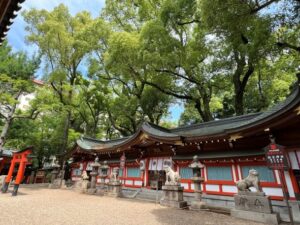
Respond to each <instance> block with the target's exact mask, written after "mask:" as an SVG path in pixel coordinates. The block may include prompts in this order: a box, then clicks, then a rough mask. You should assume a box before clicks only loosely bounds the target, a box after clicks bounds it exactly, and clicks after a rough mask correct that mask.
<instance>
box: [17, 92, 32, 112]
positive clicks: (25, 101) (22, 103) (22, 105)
mask: <svg viewBox="0 0 300 225" xmlns="http://www.w3.org/2000/svg"><path fill="white" fill-rule="evenodd" d="M34 98H35V93H30V94H22V95H21V96H20V98H19V104H18V106H17V107H18V108H19V109H21V110H26V109H28V108H29V102H30V101H31V100H32V99H34Z"/></svg>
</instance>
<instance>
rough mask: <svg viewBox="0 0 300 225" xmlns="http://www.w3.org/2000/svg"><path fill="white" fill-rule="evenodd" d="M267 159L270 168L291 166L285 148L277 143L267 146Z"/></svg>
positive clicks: (280, 168) (283, 168)
mask: <svg viewBox="0 0 300 225" xmlns="http://www.w3.org/2000/svg"><path fill="white" fill-rule="evenodd" d="M266 160H267V165H268V167H269V168H270V169H274V170H287V169H289V168H290V166H289V162H288V160H287V157H286V155H285V153H284V148H283V147H282V146H280V145H277V144H275V143H271V144H270V145H268V146H267V147H266Z"/></svg>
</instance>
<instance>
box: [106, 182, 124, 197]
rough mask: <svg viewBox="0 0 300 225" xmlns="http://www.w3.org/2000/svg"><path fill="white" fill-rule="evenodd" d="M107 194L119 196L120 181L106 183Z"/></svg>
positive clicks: (120, 189)
mask: <svg viewBox="0 0 300 225" xmlns="http://www.w3.org/2000/svg"><path fill="white" fill-rule="evenodd" d="M107 195H108V196H111V197H121V196H122V184H121V183H120V182H113V183H108V190H107Z"/></svg>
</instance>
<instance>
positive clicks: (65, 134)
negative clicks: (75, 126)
mask: <svg viewBox="0 0 300 225" xmlns="http://www.w3.org/2000/svg"><path fill="white" fill-rule="evenodd" d="M70 120H71V112H70V111H68V112H67V115H66V118H65V124H64V129H63V135H62V145H61V149H60V154H62V153H64V151H66V150H67V148H68V139H69V127H70Z"/></svg>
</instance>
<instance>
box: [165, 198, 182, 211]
mask: <svg viewBox="0 0 300 225" xmlns="http://www.w3.org/2000/svg"><path fill="white" fill-rule="evenodd" d="M160 204H161V205H163V206H168V207H173V208H177V209H184V208H187V202H186V201H180V202H178V201H170V200H165V199H161V200H160Z"/></svg>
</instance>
